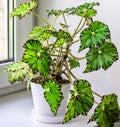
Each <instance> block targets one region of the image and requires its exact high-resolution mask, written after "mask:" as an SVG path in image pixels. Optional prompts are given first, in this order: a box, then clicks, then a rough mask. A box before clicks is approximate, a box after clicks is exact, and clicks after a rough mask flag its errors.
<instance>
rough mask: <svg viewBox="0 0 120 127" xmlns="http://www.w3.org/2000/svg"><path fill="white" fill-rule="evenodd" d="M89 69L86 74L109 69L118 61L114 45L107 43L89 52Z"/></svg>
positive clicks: (87, 56)
mask: <svg viewBox="0 0 120 127" xmlns="http://www.w3.org/2000/svg"><path fill="white" fill-rule="evenodd" d="M86 58H87V67H86V69H85V71H84V72H85V73H87V72H91V71H95V70H99V69H100V68H103V69H104V70H106V69H108V68H109V67H110V66H111V65H112V64H113V63H114V62H115V61H116V60H118V52H117V49H116V47H115V45H114V44H112V43H108V42H106V43H105V44H103V45H102V46H100V47H96V48H93V49H91V50H89V51H88V53H87V55H86Z"/></svg>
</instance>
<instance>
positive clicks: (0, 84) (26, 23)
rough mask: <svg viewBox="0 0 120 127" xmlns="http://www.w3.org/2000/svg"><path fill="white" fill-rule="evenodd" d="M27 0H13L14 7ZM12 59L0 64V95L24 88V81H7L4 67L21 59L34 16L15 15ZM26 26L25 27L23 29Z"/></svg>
mask: <svg viewBox="0 0 120 127" xmlns="http://www.w3.org/2000/svg"><path fill="white" fill-rule="evenodd" d="M8 1H9V0H8ZM28 1H29V0H26V1H24V0H21V1H18V0H13V2H14V8H15V7H17V6H18V5H19V4H20V3H22V2H28ZM13 21H14V30H13V31H14V60H12V61H6V63H1V64H0V96H1V95H5V94H8V93H12V92H16V91H19V90H23V89H25V88H26V82H17V83H14V84H12V85H11V83H9V82H8V73H6V72H5V69H6V68H7V67H8V66H9V65H10V64H12V63H14V62H16V61H19V60H21V57H22V54H23V51H24V50H23V47H22V46H23V44H24V43H25V40H26V39H27V35H28V34H29V32H30V31H31V30H32V28H33V26H34V18H33V16H32V15H27V16H25V17H24V19H22V20H20V19H18V18H17V17H15V18H14V20H13ZM24 28H26V29H24Z"/></svg>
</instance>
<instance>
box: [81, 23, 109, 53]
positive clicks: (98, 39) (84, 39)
mask: <svg viewBox="0 0 120 127" xmlns="http://www.w3.org/2000/svg"><path fill="white" fill-rule="evenodd" d="M108 38H110V31H109V28H108V26H107V25H105V24H103V23H102V22H99V21H94V22H93V23H91V24H90V26H89V27H88V28H86V29H84V30H83V31H82V32H81V35H80V40H81V46H80V49H79V51H81V50H83V49H85V48H94V47H95V46H99V45H101V44H103V43H105V40H106V39H108Z"/></svg>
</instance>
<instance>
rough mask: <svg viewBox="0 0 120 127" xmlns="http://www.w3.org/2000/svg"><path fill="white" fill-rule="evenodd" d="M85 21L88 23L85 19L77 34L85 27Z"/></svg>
mask: <svg viewBox="0 0 120 127" xmlns="http://www.w3.org/2000/svg"><path fill="white" fill-rule="evenodd" d="M85 23H86V20H85V21H84V23H83V25H82V26H81V28H80V29H79V30H78V31H77V32H76V34H78V33H79V32H80V31H81V30H82V29H83V27H84V26H85Z"/></svg>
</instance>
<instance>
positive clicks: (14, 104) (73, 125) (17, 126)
mask: <svg viewBox="0 0 120 127" xmlns="http://www.w3.org/2000/svg"><path fill="white" fill-rule="evenodd" d="M32 109H33V102H32V97H31V93H30V92H27V91H26V90H25V91H21V92H17V93H13V94H9V95H6V96H1V97H0V126H1V127H95V126H94V125H95V123H94V122H93V123H90V124H88V125H87V124H85V123H87V120H88V119H86V118H85V117H81V116H79V117H78V118H77V119H74V120H72V121H70V122H68V123H67V124H64V125H62V124H45V123H36V122H34V121H33V119H32ZM115 127H120V124H119V125H118V124H117V125H116V126H115Z"/></svg>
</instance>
